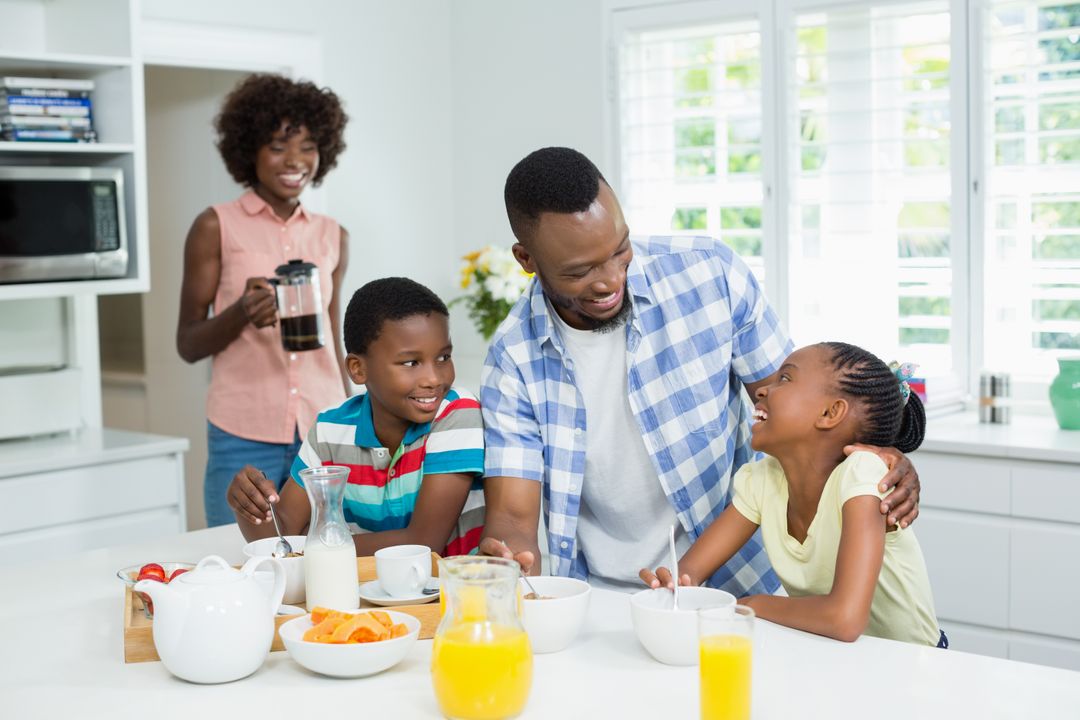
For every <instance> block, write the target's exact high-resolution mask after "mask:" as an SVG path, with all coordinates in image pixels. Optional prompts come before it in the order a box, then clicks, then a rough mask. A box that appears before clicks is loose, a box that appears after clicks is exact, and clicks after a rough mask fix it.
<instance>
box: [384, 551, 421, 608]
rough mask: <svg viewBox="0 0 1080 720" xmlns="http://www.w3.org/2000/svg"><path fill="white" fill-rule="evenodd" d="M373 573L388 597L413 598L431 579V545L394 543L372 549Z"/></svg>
mask: <svg viewBox="0 0 1080 720" xmlns="http://www.w3.org/2000/svg"><path fill="white" fill-rule="evenodd" d="M375 574H376V575H378V577H379V584H380V585H381V586H382V589H383V592H385V593H386V594H387V595H389V596H390V597H413V596H414V595H419V594H420V591H421V590H423V589H424V586H425V585H427V581H428V580H430V579H431V548H429V547H428V546H426V545H393V546H391V547H387V548H383V549H382V550H376V551H375Z"/></svg>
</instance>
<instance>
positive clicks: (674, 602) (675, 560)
mask: <svg viewBox="0 0 1080 720" xmlns="http://www.w3.org/2000/svg"><path fill="white" fill-rule="evenodd" d="M668 548H670V550H671V574H672V576H673V577H674V578H675V587H674V588H673V589H672V591H671V609H672V610H678V609H679V556H678V555H676V554H675V526H674V525H672V526H671V530H670V531H668Z"/></svg>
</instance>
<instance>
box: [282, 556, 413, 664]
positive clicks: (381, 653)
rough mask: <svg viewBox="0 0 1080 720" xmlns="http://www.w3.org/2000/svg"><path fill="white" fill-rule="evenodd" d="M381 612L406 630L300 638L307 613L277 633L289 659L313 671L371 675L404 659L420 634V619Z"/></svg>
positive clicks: (307, 623) (308, 620) (308, 617)
mask: <svg viewBox="0 0 1080 720" xmlns="http://www.w3.org/2000/svg"><path fill="white" fill-rule="evenodd" d="M290 542H291V541H290ZM381 612H385V613H386V614H387V615H389V616H390V619H391V620H393V621H394V623H395V624H397V623H404V624H405V627H407V628H408V629H409V634H408V635H402V636H401V637H397V638H392V639H390V640H380V641H378V642H369V643H349V644H345V645H336V644H331V643H317V642H310V641H307V640H304V639H303V637H304V633H305V632H307V631H308V629H310V628H311V615H310V614H308V615H304V616H303V617H298V618H295V619H293V620H289V621H288V622H287V623H284V624H283V625H282V626H281V627H280V628H278V634H279V635H280V636H281V641H282V642H283V643H284V644H285V649H286V650H287V651H288V652H289V655H290V656H291V657H292V659H293V660H295V661H296V662H298V663H300V664H301V665H303V666H304V667H306V668H307V669H308V670H311V671H312V672H317V673H320V674H322V675H330V676H332V677H346V678H351V677H364V676H365V675H374V674H375V673H378V672H382V671H383V670H386V669H387V668H390V667H393V666H394V665H397V664H398V663H399V662H401V661H402V660H404V659H405V656H406V655H408V654H409V650H410V649H411V648H412V646H413V643H414V642H416V638H417V637H419V635H420V621H419V620H417V619H416V618H414V617H413V616H412V615H406V614H405V613H400V612H396V611H394V610H383V611H381Z"/></svg>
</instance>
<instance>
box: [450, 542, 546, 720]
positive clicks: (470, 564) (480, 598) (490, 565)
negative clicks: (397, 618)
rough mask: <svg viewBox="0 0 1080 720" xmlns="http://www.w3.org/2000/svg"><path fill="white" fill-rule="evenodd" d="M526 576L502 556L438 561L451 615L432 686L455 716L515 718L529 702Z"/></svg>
mask: <svg viewBox="0 0 1080 720" xmlns="http://www.w3.org/2000/svg"><path fill="white" fill-rule="evenodd" d="M519 572H520V571H519V566H518V564H517V563H516V562H514V561H513V560H504V559H503V558H492V557H473V556H459V557H452V558H446V559H444V560H440V561H439V577H440V579H441V581H442V588H443V593H444V595H445V597H446V613H445V614H444V615H443V617H442V620H441V621H440V623H439V627H438V629H437V630H436V631H435V640H434V642H433V644H432V646H431V681H432V684H433V685H434V687H435V698H436V700H438V703H439V709H440V710H442V713H443V715H445V716H446V717H448V718H453V719H454V720H502V719H503V718H512V717H514V716H516V715H518V714H519V713H520V712H521V711H522V709H523V708H524V707H525V702H526V701H527V700H528V699H529V690H530V689H531V687H532V668H533V661H532V648H531V647H530V646H529V636H528V635H526V634H525V628H524V627H523V626H522V624H521V617H520V614H519V613H520V605H519V603H518V575H519Z"/></svg>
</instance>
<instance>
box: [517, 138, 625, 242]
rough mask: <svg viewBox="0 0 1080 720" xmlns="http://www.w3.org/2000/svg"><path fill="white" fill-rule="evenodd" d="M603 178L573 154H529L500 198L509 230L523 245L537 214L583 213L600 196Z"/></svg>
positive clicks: (546, 151) (558, 149) (554, 151)
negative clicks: (503, 203) (507, 218)
mask: <svg viewBox="0 0 1080 720" xmlns="http://www.w3.org/2000/svg"><path fill="white" fill-rule="evenodd" d="M601 182H603V183H604V184H605V185H606V184H607V180H604V176H603V175H601V174H600V171H599V170H598V169H597V168H596V166H595V165H593V163H592V161H591V160H589V158H587V157H585V156H584V155H582V154H581V153H579V152H578V151H577V150H572V149H571V148H565V147H547V148H542V149H540V150H537V151H535V152H532V153H529V154H528V155H526V156H525V158H524V159H523V160H521V161H520V162H519V163H518V164H517V165H515V166H514V169H513V170H511V171H510V175H508V176H507V178H506V187H505V188H504V190H503V197H504V199H505V200H506V214H507V216H508V217H509V218H510V229H511V230H513V231H514V237H516V238H517V239H518V240H519V241H521V242H525V241H526V239H528V238H530V237H531V236H532V233H533V230H534V229H535V227H536V223H537V221H538V220H539V219H540V214H541V213H546V212H555V213H576V212H584V211H585V210H588V209H589V206H590V205H592V204H593V201H594V200H596V196H597V195H599V194H600V183H601Z"/></svg>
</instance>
